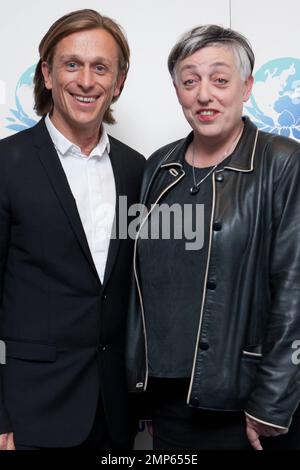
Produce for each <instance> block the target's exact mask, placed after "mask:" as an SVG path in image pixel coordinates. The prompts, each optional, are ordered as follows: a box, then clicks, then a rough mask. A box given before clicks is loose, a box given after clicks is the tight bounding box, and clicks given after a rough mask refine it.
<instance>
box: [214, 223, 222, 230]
mask: <svg viewBox="0 0 300 470" xmlns="http://www.w3.org/2000/svg"><path fill="white" fill-rule="evenodd" d="M213 229H214V231H215V232H219V231H220V230H222V224H221V222H214V224H213Z"/></svg>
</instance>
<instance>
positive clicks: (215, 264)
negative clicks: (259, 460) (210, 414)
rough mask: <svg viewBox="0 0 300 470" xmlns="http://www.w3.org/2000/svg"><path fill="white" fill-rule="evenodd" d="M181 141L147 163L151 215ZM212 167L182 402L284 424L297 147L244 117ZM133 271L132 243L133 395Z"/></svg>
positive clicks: (132, 329)
mask: <svg viewBox="0 0 300 470" xmlns="http://www.w3.org/2000/svg"><path fill="white" fill-rule="evenodd" d="M185 141H186V139H183V140H180V141H178V142H175V143H173V144H170V145H167V146H165V147H163V148H161V149H159V150H158V151H157V152H155V153H154V154H153V155H152V157H151V158H150V159H149V160H148V164H147V168H146V173H145V177H144V182H143V187H142V202H143V203H144V204H145V205H146V206H147V207H148V208H150V205H151V204H154V205H155V204H157V203H159V202H160V201H161V200H163V195H164V194H165V193H166V192H167V191H171V190H172V187H173V186H175V185H176V184H177V183H178V182H179V181H180V180H181V179H183V178H184V175H185V173H184V171H183V169H182V164H181V162H182V158H184V155H183V153H184V152H183V149H184V148H185ZM218 168H219V169H218V171H216V172H215V173H213V174H212V176H211V178H212V185H213V194H212V201H213V203H212V213H211V224H210V236H209V249H208V258H207V266H206V275H205V286H204V291H203V299H202V306H201V311H200V312H199V328H198V335H197V341H196V344H195V355H194V362H193V369H192V374H191V379H190V387H189V392H188V397H187V402H188V404H189V405H190V406H193V407H198V408H204V409H214V410H245V411H246V413H248V414H249V415H250V416H252V417H254V418H256V419H258V420H261V421H262V422H265V423H267V424H272V425H275V426H276V425H277V426H280V427H289V425H290V422H291V418H292V415H293V412H294V411H295V409H296V407H297V405H298V403H299V401H300V372H299V370H300V366H299V365H298V362H300V360H299V356H300V354H297V348H299V345H300V145H299V144H298V143H297V142H295V141H293V140H291V139H287V138H284V137H280V136H277V135H273V134H267V133H265V132H261V131H258V130H257V129H256V127H255V126H254V125H253V124H252V123H251V122H250V120H249V119H248V118H245V128H244V131H243V135H242V137H241V139H240V142H239V144H238V146H237V147H236V149H235V151H234V153H233V154H232V158H231V160H230V163H229V164H228V165H227V166H226V167H223V168H221V167H218ZM153 207H154V206H152V210H153ZM148 216H151V210H150V215H149V213H148ZM160 262H163V261H162V260H157V268H158V269H159V263H160ZM139 269H140V267H139V263H138V237H137V240H136V243H135V252H134V280H133V288H132V294H131V299H130V311H129V317H128V341H127V373H128V382H129V389H130V391H144V390H146V387H147V379H148V364H147V332H146V330H145V319H144V314H145V312H144V310H143V298H142V292H141V287H140V281H139ZM174 275H175V276H176V273H174ZM157 295H159V292H158V293H157Z"/></svg>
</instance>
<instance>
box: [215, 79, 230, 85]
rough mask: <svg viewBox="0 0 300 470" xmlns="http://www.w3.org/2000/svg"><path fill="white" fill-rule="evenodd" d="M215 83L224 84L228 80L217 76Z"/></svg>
mask: <svg viewBox="0 0 300 470" xmlns="http://www.w3.org/2000/svg"><path fill="white" fill-rule="evenodd" d="M216 81H217V83H219V84H220V85H226V84H227V83H228V80H226V79H225V78H217V80H216Z"/></svg>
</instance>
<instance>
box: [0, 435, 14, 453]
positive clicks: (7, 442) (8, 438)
mask: <svg viewBox="0 0 300 470" xmlns="http://www.w3.org/2000/svg"><path fill="white" fill-rule="evenodd" d="M0 450H16V449H15V443H14V435H13V433H12V432H9V433H7V434H0Z"/></svg>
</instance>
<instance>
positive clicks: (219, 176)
mask: <svg viewBox="0 0 300 470" xmlns="http://www.w3.org/2000/svg"><path fill="white" fill-rule="evenodd" d="M216 181H218V182H219V183H222V181H224V174H223V173H216Z"/></svg>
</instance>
